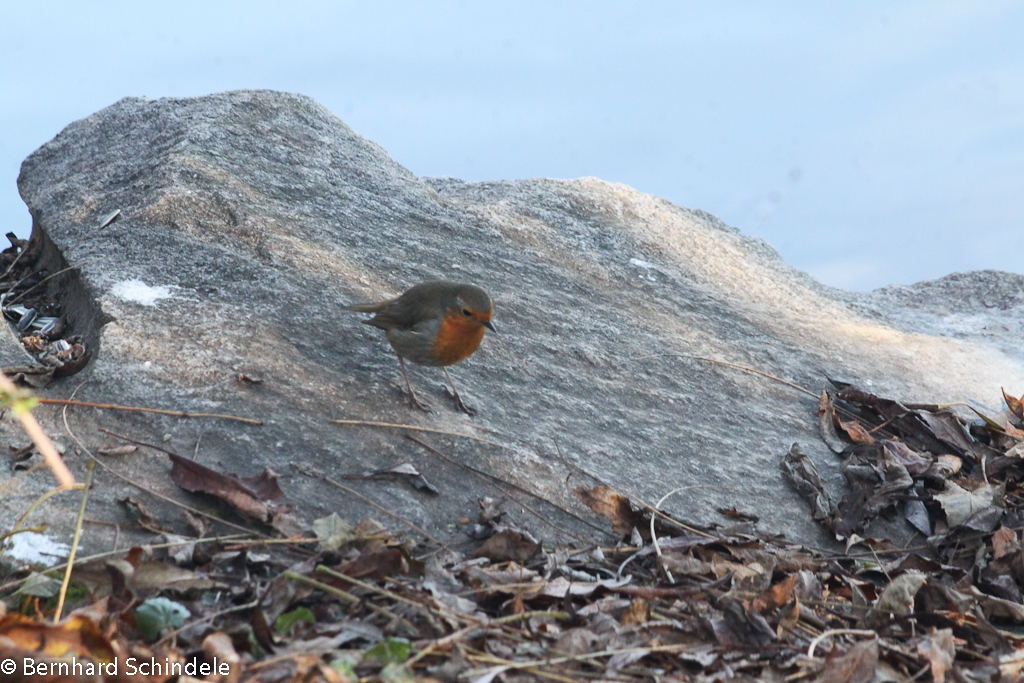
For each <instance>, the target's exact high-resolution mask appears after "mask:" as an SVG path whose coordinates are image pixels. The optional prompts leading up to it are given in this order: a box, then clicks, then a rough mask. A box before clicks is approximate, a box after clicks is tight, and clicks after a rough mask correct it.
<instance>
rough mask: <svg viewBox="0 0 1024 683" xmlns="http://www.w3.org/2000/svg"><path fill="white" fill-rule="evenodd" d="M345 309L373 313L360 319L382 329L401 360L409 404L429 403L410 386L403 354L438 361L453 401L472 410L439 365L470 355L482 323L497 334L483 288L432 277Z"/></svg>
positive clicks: (425, 361)
mask: <svg viewBox="0 0 1024 683" xmlns="http://www.w3.org/2000/svg"><path fill="white" fill-rule="evenodd" d="M345 310H348V311H356V312H358V313H375V314H376V315H374V316H373V317H372V318H370V319H369V320H364V321H363V322H364V323H366V324H367V325H373V326H374V327H379V328H380V329H382V330H384V333H385V334H386V335H387V338H388V342H389V343H390V344H391V348H392V349H394V350H395V353H397V354H398V362H399V363H401V364H402V376H403V377H404V378H405V386H406V389H407V390H408V392H409V398H410V399H411V401H412V404H413V405H415V406H416V407H417V408H419V409H420V410H424V411H426V412H428V413H429V412H430V407H429V406H428V405H427V404H425V403H423V402H422V401H420V400H419V398H417V397H416V394H415V392H413V390H412V384H410V383H409V375H408V374H407V373H406V371H405V359H406V358H408V359H409V361H410V362H412V363H416V364H417V365H430V366H435V367H436V366H440V367H441V369H442V370H444V376H445V377H447V378H448V383H449V384H451V385H452V397H453V398H454V399H455V406H456V407H457V408H458V409H459V410H461V411H463V412H465V413H466V414H467V415H474V414H475V413H476V410H474V409H473V408H470V407H469V406H467V405H466V404H465V403H464V402H463V401H462V397H461V396H459V391H458V389H456V388H455V382H453V381H452V377H451V375H449V374H448V370H447V368H446V367H445V366H447V365H455V364H456V363H458V362H460V361H464V360H466V359H467V358H469V357H470V356H471V355H473V352H474V351H476V349H477V347H478V346H480V342H481V341H482V340H483V338H484V328H487V329H489V330H490V331H492V332H494V333H495V334H497V330H495V329H494V325H492V324H491V313H492V311H493V310H494V305H493V304H492V303H491V297H489V296H487V292H485V291H484V290H482V289H480V288H479V287H477V286H476V285H467V284H462V283H459V282H449V281H447V280H434V281H432V282H424V283H422V284H418V285H416V286H415V287H412V288H410V289H408V290H406V292H405V293H404V294H402V295H401V296H400V297H398V298H397V299H388V300H387V301H381V302H379V303H375V304H356V305H354V306H346V307H345Z"/></svg>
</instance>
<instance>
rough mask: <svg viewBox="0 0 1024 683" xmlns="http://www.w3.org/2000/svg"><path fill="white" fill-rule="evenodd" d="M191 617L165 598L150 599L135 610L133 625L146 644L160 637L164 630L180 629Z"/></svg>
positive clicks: (186, 609)
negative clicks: (136, 626)
mask: <svg viewBox="0 0 1024 683" xmlns="http://www.w3.org/2000/svg"><path fill="white" fill-rule="evenodd" d="M190 616H192V613H191V612H189V611H188V608H186V607H185V606H184V605H182V604H180V603H177V602H174V601H173V600H168V599H167V598H150V599H149V600H146V601H145V602H144V603H142V604H141V605H139V608H138V609H137V610H135V623H136V624H137V625H138V627H139V630H140V631H142V637H143V638H145V639H146V641H147V642H150V643H151V642H153V641H154V640H156V639H157V638H159V637H160V634H161V633H162V632H163V630H164V629H165V628H181V627H182V626H183V625H184V624H185V619H187V618H189V617H190Z"/></svg>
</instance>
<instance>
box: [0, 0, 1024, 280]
mask: <svg viewBox="0 0 1024 683" xmlns="http://www.w3.org/2000/svg"><path fill="white" fill-rule="evenodd" d="M1022 41H1024V4H1022V3H1017V2H1004V1H999V0H986V2H977V1H976V0H963V1H946V2H944V1H942V0H929V1H922V2H898V3H892V2H857V3H837V2H824V3H809V2H785V1H783V2H770V3H769V2H763V3H752V2H733V1H728V0H718V1H714V2H682V1H677V2H662V3H659V2H572V3H570V2H550V1H549V2H437V3H428V2H384V3H369V2H365V1H364V2H301V1H299V2H294V1H293V2H290V3H280V2H262V1H260V0H248V1H247V2H210V0H205V1H204V2H190V1H187V0H178V1H176V2H175V3H173V4H171V3H163V4H162V5H160V6H158V5H157V3H140V2H131V3H129V2H88V3H82V2H45V1H37V2H32V3H17V4H15V3H12V2H7V3H4V5H3V8H2V9H0V129H2V131H3V134H2V135H0V221H2V222H0V228H2V230H0V234H2V232H6V231H8V230H12V229H13V230H15V231H16V232H19V233H21V234H25V233H26V232H27V230H28V226H29V217H28V213H27V211H26V209H25V207H24V204H23V203H22V202H21V200H20V198H19V197H18V194H17V188H16V186H15V180H16V178H17V174H18V168H19V165H20V163H21V161H22V160H23V159H24V158H25V157H26V156H27V155H28V154H30V153H31V152H32V151H33V150H34V149H35V148H36V147H38V146H39V145H41V144H42V143H44V142H45V141H46V140H48V139H49V138H51V137H52V136H54V135H55V134H56V133H57V132H59V131H60V130H61V128H63V127H64V126H65V125H67V124H68V123H70V122H72V121H74V120H76V119H79V118H81V117H84V116H87V115H89V114H91V113H93V112H94V111H96V110H98V109H101V108H103V107H105V106H107V105H109V104H111V103H113V102H115V101H117V100H118V99H120V98H121V97H125V96H129V95H145V96H148V97H154V98H155V97H165V96H188V95H203V94H208V93H211V92H219V91H223V90H233V89H238V88H274V89H279V90H288V91H292V92H301V93H304V94H306V95H310V96H312V97H315V98H316V99H318V100H320V101H321V102H322V103H323V104H324V105H326V106H327V107H328V108H329V109H330V110H331V111H333V112H334V113H335V114H337V115H338V116H339V117H340V118H342V119H343V120H344V121H345V122H346V123H348V124H349V125H350V126H352V127H353V128H354V129H355V130H356V131H357V132H359V133H361V134H362V135H364V136H366V137H368V138H370V139H371V140H374V141H375V142H377V143H379V144H381V145H382V146H383V147H384V148H385V149H387V150H388V152H390V153H391V156H392V157H394V158H395V160H397V161H398V162H399V163H401V164H403V165H405V166H406V167H408V168H409V169H410V170H412V171H413V172H414V173H417V174H419V175H450V176H456V177H460V178H464V179H467V180H494V179H511V178H525V177H534V176H547V177H556V178H575V177H580V176H597V177H600V178H604V179H606V180H613V181H618V182H623V183H626V184H628V185H631V186H633V187H635V188H637V189H639V190H641V191H644V192H650V193H652V194H656V195H659V196H661V197H664V198H666V199H669V200H671V201H674V202H677V203H679V204H682V205H684V206H688V207H691V208H699V209H704V210H706V211H710V212H711V213H713V214H716V215H717V216H719V217H721V218H722V219H723V220H724V221H725V222H727V223H729V224H730V225H734V226H736V227H737V228H740V229H741V230H742V231H744V232H746V233H749V234H754V235H758V236H761V237H764V238H765V239H766V240H768V241H769V242H770V243H771V244H772V245H773V246H775V248H776V249H778V250H779V251H780V252H781V253H782V255H783V256H784V257H785V258H786V260H788V261H789V262H790V263H792V264H793V265H795V266H797V267H799V268H802V269H804V270H807V271H808V272H810V273H811V274H812V275H814V276H816V277H818V278H819V279H821V280H823V281H824V282H826V283H828V284H832V285H836V286H840V287H846V288H851V289H859V290H867V289H871V288H873V287H878V286H882V285H885V284H889V283H909V282H914V281H917V280H922V279H928V278H933V277H939V276H942V275H945V274H947V273H950V272H953V271H957V270H971V269H977V268H998V269H1003V270H1013V271H1016V272H1024V48H1022V45H1024V42H1022Z"/></svg>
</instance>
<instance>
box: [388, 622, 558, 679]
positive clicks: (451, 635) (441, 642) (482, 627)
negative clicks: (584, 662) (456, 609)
mask: <svg viewBox="0 0 1024 683" xmlns="http://www.w3.org/2000/svg"><path fill="white" fill-rule="evenodd" d="M534 617H537V618H543V617H551V618H552V619H560V620H562V621H569V619H571V618H572V617H570V616H569V615H568V614H567V613H565V612H550V611H542V612H520V613H519V614H510V615H508V616H507V617H501V618H500V619H491V620H490V621H488V622H487V623H486V624H479V625H474V626H467V627H465V628H462V629H459V630H458V631H455V632H454V633H449V634H448V635H446V636H445V637H443V638H438V639H437V640H435V641H432V642H431V643H429V644H428V645H427V646H426V647H425V648H423V649H422V650H420V651H419V652H417V653H416V654H415V655H413V656H412V657H411V658H410V659H408V660H406V662H405V665H406V666H407V667H411V666H412V665H413V664H414V663H415V662H418V661H419V660H420V659H423V658H424V657H426V656H427V655H428V654H430V653H431V652H433V651H434V650H435V649H436V648H438V647H442V646H444V645H447V644H448V643H451V642H453V641H455V640H458V639H459V638H461V637H462V636H464V635H466V634H468V633H471V632H472V631H475V630H487V629H490V628H494V627H496V626H504V625H505V624H511V623H513V622H516V621H523V620H524V619H533V618H534Z"/></svg>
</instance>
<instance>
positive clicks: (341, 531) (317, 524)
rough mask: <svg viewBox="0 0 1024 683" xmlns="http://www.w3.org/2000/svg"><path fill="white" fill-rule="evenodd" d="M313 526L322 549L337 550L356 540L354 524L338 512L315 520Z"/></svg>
mask: <svg viewBox="0 0 1024 683" xmlns="http://www.w3.org/2000/svg"><path fill="white" fill-rule="evenodd" d="M312 528H313V533H314V534H316V537H317V539H318V540H319V541H320V550H322V551H331V550H337V549H338V548H340V547H341V546H343V545H346V544H348V543H350V542H352V541H353V540H355V534H353V533H352V525H351V524H349V523H348V522H346V521H345V520H344V519H342V518H341V517H339V516H338V513H336V512H332V513H331V514H330V515H328V516H327V517H321V518H320V519H317V520H314V522H313V524H312Z"/></svg>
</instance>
